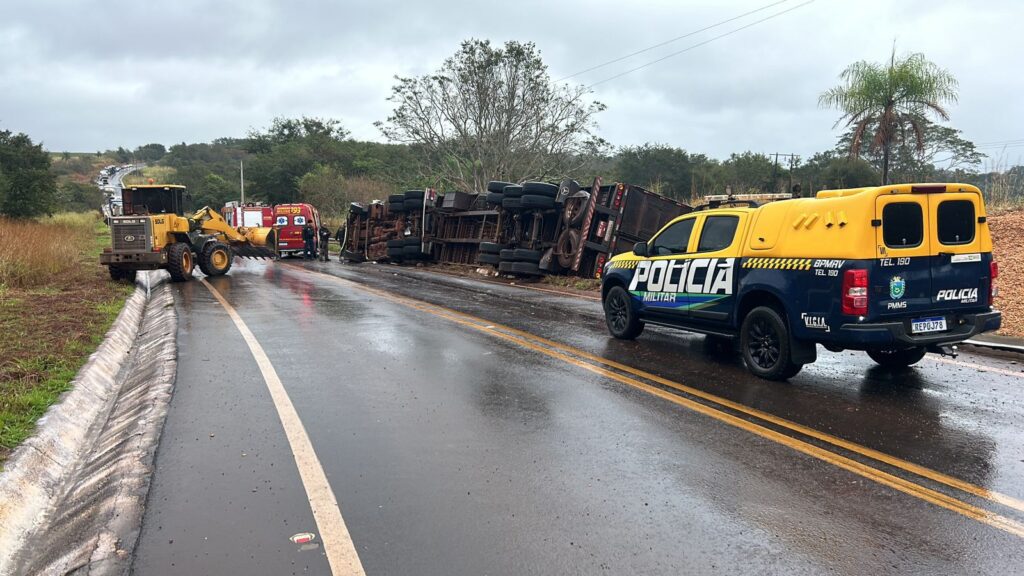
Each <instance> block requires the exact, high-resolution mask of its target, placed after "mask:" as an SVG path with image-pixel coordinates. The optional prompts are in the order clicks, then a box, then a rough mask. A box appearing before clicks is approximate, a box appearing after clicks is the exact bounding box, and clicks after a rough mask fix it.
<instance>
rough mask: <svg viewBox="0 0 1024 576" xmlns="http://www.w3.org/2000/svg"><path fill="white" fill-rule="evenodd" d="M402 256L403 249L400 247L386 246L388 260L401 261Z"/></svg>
mask: <svg viewBox="0 0 1024 576" xmlns="http://www.w3.org/2000/svg"><path fill="white" fill-rule="evenodd" d="M404 257H405V251H404V250H403V249H402V248H388V260H393V261H397V262H401V261H402V258H404Z"/></svg>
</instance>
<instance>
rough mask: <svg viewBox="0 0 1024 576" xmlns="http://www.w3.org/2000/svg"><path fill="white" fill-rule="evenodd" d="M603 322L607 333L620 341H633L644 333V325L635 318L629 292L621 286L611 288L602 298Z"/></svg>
mask: <svg viewBox="0 0 1024 576" xmlns="http://www.w3.org/2000/svg"><path fill="white" fill-rule="evenodd" d="M604 320H605V323H606V324H608V332H610V333H611V335H612V336H614V337H616V338H619V339H620V340H633V339H635V338H636V337H637V336H639V335H640V333H641V332H643V331H644V323H643V322H641V321H640V318H638V317H637V314H636V310H634V309H633V302H631V301H630V297H629V292H626V289H625V288H623V287H622V286H612V289H611V290H609V291H608V294H607V295H605V297H604Z"/></svg>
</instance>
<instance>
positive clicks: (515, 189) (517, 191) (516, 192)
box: [501, 184, 523, 198]
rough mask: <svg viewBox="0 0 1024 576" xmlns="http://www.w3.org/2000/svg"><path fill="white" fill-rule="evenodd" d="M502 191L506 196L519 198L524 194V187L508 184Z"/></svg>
mask: <svg viewBox="0 0 1024 576" xmlns="http://www.w3.org/2000/svg"><path fill="white" fill-rule="evenodd" d="M501 193H502V194H504V195H505V198H519V197H520V196H522V195H523V187H522V186H518V185H516V184H513V185H511V186H506V187H505V189H504V190H502V191H501Z"/></svg>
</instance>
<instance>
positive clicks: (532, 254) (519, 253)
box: [502, 248, 544, 264]
mask: <svg viewBox="0 0 1024 576" xmlns="http://www.w3.org/2000/svg"><path fill="white" fill-rule="evenodd" d="M502 252H505V251H504V250H502ZM511 252H512V253H511V258H505V256H504V254H502V260H515V261H517V262H530V263H532V264H536V263H537V262H540V258H541V256H543V255H544V253H543V252H541V251H540V250H528V249H526V248H515V249H513V250H512V251H511Z"/></svg>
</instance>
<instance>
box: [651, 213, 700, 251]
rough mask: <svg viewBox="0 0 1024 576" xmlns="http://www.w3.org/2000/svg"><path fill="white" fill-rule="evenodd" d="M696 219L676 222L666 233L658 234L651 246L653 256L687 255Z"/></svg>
mask: <svg viewBox="0 0 1024 576" xmlns="http://www.w3.org/2000/svg"><path fill="white" fill-rule="evenodd" d="M695 221H696V219H695V218H689V219H687V220H682V221H680V222H676V223H675V224H673V225H671V226H669V227H668V228H666V229H665V231H664V232H662V233H661V234H658V237H657V238H655V239H654V243H653V245H652V246H651V256H668V255H670V254H685V253H686V246H687V245H688V244H689V243H690V233H691V232H693V223H694V222H695Z"/></svg>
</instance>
